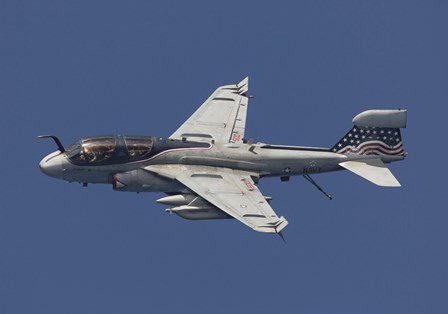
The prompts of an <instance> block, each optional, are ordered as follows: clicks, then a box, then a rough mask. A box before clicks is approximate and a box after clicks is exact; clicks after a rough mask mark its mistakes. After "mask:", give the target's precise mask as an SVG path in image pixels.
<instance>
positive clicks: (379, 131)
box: [331, 126, 404, 156]
mask: <svg viewBox="0 0 448 314" xmlns="http://www.w3.org/2000/svg"><path fill="white" fill-rule="evenodd" d="M331 150H332V151H333V152H335V153H340V154H349V153H352V154H359V155H389V156H404V149H403V142H402V140H401V133H400V129H398V128H379V127H357V126H354V127H353V128H352V129H351V130H350V131H349V132H348V133H347V134H346V135H345V136H344V137H343V138H342V139H341V140H340V141H339V142H338V143H336V145H335V146H333V148H332V149H331Z"/></svg>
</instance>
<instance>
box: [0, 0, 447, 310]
mask: <svg viewBox="0 0 448 314" xmlns="http://www.w3.org/2000/svg"><path fill="white" fill-rule="evenodd" d="M273 3H274V2H273V1H157V2H156V1H132V0H131V1H59V0H54V1H46V0H44V1H16V0H14V1H12V0H11V1H10V0H2V1H1V2H0V131H1V132H0V134H1V147H2V154H1V157H0V158H1V159H0V160H1V164H2V172H1V173H2V179H1V180H0V195H1V196H0V313H2V314H3V313H4V314H15V313H27V314H32V313H45V314H52V313H55V314H56V313H57V314H60V313H64V314H72V313H73V314H75V313H76V314H78V313H108V314H113V313H195V314H199V313H344V314H345V313H357V314H358V313H368V314H370V313H371V314H378V313H394V314H397V313H406V314H410V313H432V314H437V313H447V312H448V304H447V303H448V298H447V296H448V267H447V265H448V252H447V238H448V228H447V220H448V213H447V206H446V199H445V197H446V177H447V171H446V166H445V159H446V156H447V145H446V143H445V137H444V136H446V123H447V122H446V119H447V106H448V75H447V73H448V61H447V56H448V41H447V38H448V37H447V30H448V19H447V16H448V12H447V9H448V4H447V2H446V1H412V0H406V1H394V0H391V1H314V0H313V1H283V2H282V1H277V2H276V4H275V5H274V4H273ZM246 75H249V76H250V94H252V95H255V98H254V99H251V101H250V107H249V115H248V123H247V129H246V135H247V137H252V138H254V139H255V141H260V142H265V143H276V144H289V145H307V146H321V147H331V146H332V145H333V144H334V143H336V141H337V140H339V139H340V137H341V136H343V135H344V134H345V133H346V132H347V131H348V130H349V129H350V127H351V119H352V118H353V117H354V116H355V115H356V114H358V113H359V112H361V111H364V110H367V109H396V108H406V109H408V110H409V112H408V128H407V129H405V130H403V131H402V135H403V138H404V145H405V149H406V151H407V152H408V153H409V155H408V157H407V159H406V160H405V161H404V162H399V163H395V164H393V165H391V170H392V171H393V173H394V174H395V175H396V177H397V178H398V179H399V180H400V182H401V183H402V185H403V187H402V188H399V189H387V188H380V187H377V186H375V185H373V184H371V183H369V182H367V181H365V180H363V179H362V178H360V177H357V176H356V175H354V174H351V173H348V172H342V171H341V172H337V173H330V174H322V175H318V176H315V177H314V178H315V179H316V180H317V181H318V182H319V183H320V184H321V185H322V186H323V187H324V188H325V189H326V190H328V192H329V193H330V194H332V195H333V196H334V200H333V201H329V200H327V199H326V198H325V197H324V196H323V195H322V194H320V193H319V192H318V191H317V190H316V189H315V188H314V187H313V186H311V185H310V184H309V183H307V182H306V181H305V180H304V179H303V178H300V177H298V178H293V179H292V180H291V181H290V182H288V183H285V182H280V180H279V179H266V180H264V181H261V183H260V189H261V190H262V191H263V192H264V194H266V195H270V196H272V197H273V201H272V203H271V205H272V207H273V208H274V209H275V210H276V212H277V213H278V214H279V215H284V216H285V217H286V218H287V219H288V220H289V223H290V224H289V225H288V227H287V228H286V229H285V232H284V234H285V237H286V240H287V243H286V244H284V243H283V242H282V241H281V240H280V238H279V237H277V236H270V235H265V234H260V233H257V232H254V231H252V230H250V229H249V228H247V227H245V226H243V225H242V224H241V223H238V222H236V221H231V220H225V221H188V220H183V219H181V218H179V217H177V216H175V215H169V214H166V213H165V212H164V209H165V207H163V206H161V205H159V204H157V203H156V202H155V200H156V199H157V198H159V197H161V196H162V194H144V193H141V194H139V195H137V194H133V193H119V192H114V191H112V187H111V186H109V185H91V186H89V187H88V188H83V187H82V186H81V185H79V184H77V183H72V184H69V183H67V182H63V181H59V180H55V179H51V178H49V177H46V176H44V175H43V174H42V173H40V171H39V169H38V163H39V161H40V159H41V158H42V157H44V156H45V155H46V154H48V153H50V152H51V151H54V150H55V145H54V143H52V142H51V141H49V140H37V139H36V136H37V135H39V134H48V133H50V134H56V135H58V136H59V137H60V138H61V140H62V142H63V143H64V144H65V145H69V144H71V143H72V142H74V141H76V140H77V139H79V138H80V137H83V136H88V135H95V134H116V133H118V134H132V135H157V136H169V135H170V134H171V133H172V132H173V131H174V130H176V129H177V127H178V126H179V125H180V124H181V123H182V122H183V121H184V120H185V119H187V118H188V117H189V116H190V114H191V113H192V112H194V111H195V110H196V108H197V107H198V106H199V105H200V104H201V103H202V102H203V101H204V100H205V99H206V98H207V97H208V96H209V95H210V93H212V92H213V91H214V89H215V88H216V87H217V86H219V85H222V84H228V83H237V82H239V81H240V80H241V79H242V78H244V77H245V76H246Z"/></svg>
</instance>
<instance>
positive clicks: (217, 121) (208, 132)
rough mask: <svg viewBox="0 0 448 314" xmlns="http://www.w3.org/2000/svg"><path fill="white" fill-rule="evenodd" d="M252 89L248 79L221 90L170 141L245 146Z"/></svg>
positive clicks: (217, 90) (220, 88)
mask: <svg viewBox="0 0 448 314" xmlns="http://www.w3.org/2000/svg"><path fill="white" fill-rule="evenodd" d="M248 88H249V78H248V77H246V78H245V79H244V80H242V81H241V82H240V83H238V84H233V85H224V86H221V87H219V88H217V89H216V91H215V92H214V93H213V94H212V95H211V96H210V97H209V98H208V99H207V100H206V101H205V102H204V103H203V104H202V105H201V107H199V109H198V110H196V112H195V113H193V115H192V116H191V117H190V118H189V119H188V120H187V121H185V122H184V124H182V125H181V126H180V127H179V128H178V129H177V130H176V132H174V133H173V134H172V135H171V136H170V138H172V139H182V138H186V139H190V140H194V141H206V142H210V141H211V140H214V141H216V142H220V143H229V142H231V143H240V142H242V140H243V137H244V129H245V127H246V113H247V105H248V97H247V91H248Z"/></svg>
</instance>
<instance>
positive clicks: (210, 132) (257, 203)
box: [39, 78, 406, 235]
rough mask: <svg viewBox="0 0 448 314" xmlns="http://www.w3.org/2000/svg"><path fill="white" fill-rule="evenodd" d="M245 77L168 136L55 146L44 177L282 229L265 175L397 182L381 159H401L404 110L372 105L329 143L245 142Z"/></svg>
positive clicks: (183, 212) (183, 211)
mask: <svg viewBox="0 0 448 314" xmlns="http://www.w3.org/2000/svg"><path fill="white" fill-rule="evenodd" d="M248 85H249V79H248V78H245V79H244V80H242V81H241V82H240V83H239V84H233V85H224V86H221V87H219V88H218V89H217V90H216V91H215V92H214V93H213V94H212V95H211V96H210V97H209V98H208V99H207V100H206V101H205V102H204V103H203V104H202V105H201V107H199V109H198V110H197V111H196V112H195V113H194V114H193V115H192V116H191V117H190V118H189V119H188V120H187V121H185V123H184V124H182V125H181V126H180V128H178V129H177V130H176V131H175V132H174V133H173V134H172V135H171V136H170V137H168V138H160V137H152V136H123V135H114V136H97V137H87V138H83V139H81V140H79V141H78V142H76V143H75V144H73V145H71V146H70V147H68V148H64V146H63V145H62V144H61V142H60V141H59V139H58V138H57V137H55V136H53V135H44V136H40V138H47V137H49V138H52V139H53V140H54V141H55V143H56V145H57V146H58V150H57V151H55V152H53V153H51V154H50V155H48V156H46V157H45V158H44V159H42V161H41V162H40V165H39V166H40V169H41V170H42V172H43V173H45V174H46V175H48V176H51V177H54V178H58V179H62V180H66V181H69V182H80V183H83V184H84V185H85V186H86V185H87V184H88V183H106V184H112V186H113V188H114V190H116V191H127V192H165V193H166V194H167V195H168V196H166V197H163V198H161V199H159V200H157V202H159V203H161V204H165V205H168V206H169V208H168V209H167V211H168V212H172V213H175V214H177V215H179V216H180V217H183V218H187V219H222V218H235V219H237V220H239V221H240V222H242V223H244V224H245V225H247V226H249V227H250V228H252V229H254V230H256V231H260V232H267V233H279V234H280V235H281V233H280V232H281V231H282V230H283V228H285V227H286V225H287V224H288V221H287V220H286V219H285V218H284V217H283V216H281V217H278V216H277V214H276V213H275V212H274V210H273V209H272V208H271V206H270V205H269V200H270V198H269V197H266V196H263V194H262V193H261V192H260V190H259V189H258V187H257V183H258V181H259V180H260V179H261V178H263V177H280V178H281V180H282V181H287V180H288V179H289V177H290V176H304V177H305V178H306V179H307V180H308V181H310V182H311V183H312V184H313V185H315V186H316V187H317V188H318V189H319V190H321V191H322V192H323V193H324V194H325V195H327V197H329V198H330V199H331V196H330V195H328V194H327V193H326V192H325V191H323V190H322V189H321V188H320V186H319V185H317V183H316V182H315V181H314V180H313V179H312V178H311V176H310V175H312V174H316V173H322V172H329V171H335V170H342V169H347V170H350V171H352V172H354V173H356V174H357V175H359V176H361V177H363V178H365V179H367V180H369V181H371V182H373V183H375V184H377V185H380V186H388V187H395V186H400V183H399V182H398V181H397V180H396V179H395V177H394V176H393V175H392V173H391V172H390V171H389V169H388V168H386V167H385V165H384V164H385V163H389V162H392V161H397V160H403V159H404V157H405V153H404V150H403V144H402V139H401V134H400V128H405V127H406V110H369V111H365V112H362V113H360V114H358V115H357V116H356V117H355V118H354V119H353V127H352V128H351V129H350V131H349V132H348V133H347V134H346V135H345V136H344V137H342V138H341V139H340V140H339V141H338V142H337V143H336V144H335V145H334V146H333V147H332V148H329V149H326V148H314V147H301V146H282V145H270V144H263V143H254V142H253V140H250V139H249V140H245V139H244V133H245V125H246V114H247V106H248V100H249V97H248V94H247V92H248Z"/></svg>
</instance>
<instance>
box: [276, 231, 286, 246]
mask: <svg viewBox="0 0 448 314" xmlns="http://www.w3.org/2000/svg"><path fill="white" fill-rule="evenodd" d="M277 234H278V235H279V236H280V238H282V240H283V242H284V243H286V240H285V237H284V236H283V233H282V232H281V231H280V232H277Z"/></svg>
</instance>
